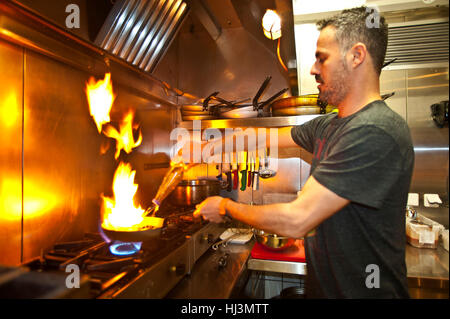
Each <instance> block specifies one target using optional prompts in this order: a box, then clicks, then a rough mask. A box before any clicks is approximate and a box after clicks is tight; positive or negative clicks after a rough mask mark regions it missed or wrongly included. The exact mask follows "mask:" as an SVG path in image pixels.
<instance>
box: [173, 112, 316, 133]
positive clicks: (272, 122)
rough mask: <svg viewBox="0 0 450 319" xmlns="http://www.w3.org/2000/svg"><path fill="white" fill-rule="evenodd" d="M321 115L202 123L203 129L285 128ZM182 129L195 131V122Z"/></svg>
mask: <svg viewBox="0 0 450 319" xmlns="http://www.w3.org/2000/svg"><path fill="white" fill-rule="evenodd" d="M318 116H321V114H313V115H297V116H278V117H255V118H245V119H217V120H203V121H201V123H200V127H201V129H207V128H217V129H222V128H237V127H284V126H294V125H300V124H303V123H306V122H308V121H310V120H312V119H314V118H316V117H318ZM178 127H180V128H185V129H188V130H192V129H193V121H182V122H180V124H179V125H178Z"/></svg>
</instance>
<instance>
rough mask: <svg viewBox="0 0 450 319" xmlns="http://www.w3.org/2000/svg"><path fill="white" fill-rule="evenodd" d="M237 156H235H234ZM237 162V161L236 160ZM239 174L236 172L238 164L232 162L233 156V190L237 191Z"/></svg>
mask: <svg viewBox="0 0 450 319" xmlns="http://www.w3.org/2000/svg"><path fill="white" fill-rule="evenodd" d="M236 156H237V154H236ZM236 161H237V159H236ZM238 175H239V172H238V164H237V163H236V162H235V161H234V156H233V189H237V188H238V183H239V176H238Z"/></svg>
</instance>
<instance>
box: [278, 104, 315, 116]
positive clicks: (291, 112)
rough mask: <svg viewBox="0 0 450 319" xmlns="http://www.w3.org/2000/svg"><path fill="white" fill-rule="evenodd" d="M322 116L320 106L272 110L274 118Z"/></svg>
mask: <svg viewBox="0 0 450 319" xmlns="http://www.w3.org/2000/svg"><path fill="white" fill-rule="evenodd" d="M311 114H320V107H318V106H301V107H300V106H297V107H287V108H281V109H272V115H273V116H295V115H311Z"/></svg>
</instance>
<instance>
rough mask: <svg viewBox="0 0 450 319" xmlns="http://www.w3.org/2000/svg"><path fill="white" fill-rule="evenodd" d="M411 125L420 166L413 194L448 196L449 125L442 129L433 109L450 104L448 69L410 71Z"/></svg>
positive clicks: (409, 106)
mask: <svg viewBox="0 0 450 319" xmlns="http://www.w3.org/2000/svg"><path fill="white" fill-rule="evenodd" d="M407 83H408V84H407V85H408V91H407V92H408V125H409V126H410V128H411V135H412V139H413V143H414V149H415V155H416V163H415V167H414V174H413V181H412V191H414V192H419V193H438V194H441V196H442V195H443V196H446V197H447V199H448V194H447V187H448V174H449V165H448V148H449V135H448V134H449V131H448V125H447V126H446V127H444V128H438V127H437V126H436V125H435V123H434V122H433V120H432V118H431V109H430V106H431V105H432V104H434V103H438V102H440V101H444V100H448V99H449V94H448V68H440V69H418V70H408V71H407Z"/></svg>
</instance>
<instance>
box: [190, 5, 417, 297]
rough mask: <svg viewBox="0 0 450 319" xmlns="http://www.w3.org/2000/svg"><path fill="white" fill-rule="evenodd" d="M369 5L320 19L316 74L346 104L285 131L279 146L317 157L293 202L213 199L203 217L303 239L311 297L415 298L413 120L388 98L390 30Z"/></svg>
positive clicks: (333, 101)
mask: <svg viewBox="0 0 450 319" xmlns="http://www.w3.org/2000/svg"><path fill="white" fill-rule="evenodd" d="M370 14H371V12H370V10H366V8H365V7H361V8H355V9H351V10H344V11H343V12H342V13H340V14H339V15H337V16H335V17H333V18H330V19H327V20H324V21H320V22H319V23H318V27H319V30H320V35H319V38H318V41H317V50H316V61H315V63H314V65H313V66H312V68H311V75H313V76H315V78H316V81H317V82H318V83H319V85H318V89H319V92H320V93H319V98H320V99H321V100H324V101H326V102H328V104H330V105H335V106H337V107H338V109H339V112H338V114H335V113H330V114H327V115H325V116H321V117H318V118H316V119H314V120H312V121H310V122H307V123H305V124H304V125H301V126H297V127H293V128H292V129H290V128H285V129H281V130H280V132H279V145H280V146H293V145H298V146H301V147H302V148H304V149H306V150H307V151H309V152H311V153H312V154H313V160H312V165H311V176H310V177H309V178H308V180H307V181H306V183H305V186H304V187H303V189H302V190H301V192H300V194H299V196H298V198H297V199H296V200H295V201H293V202H291V203H282V204H272V205H262V206H250V205H244V204H240V203H236V202H233V201H232V200H230V199H224V198H221V197H211V198H208V199H207V200H205V201H204V202H203V203H201V204H200V205H199V206H198V208H197V211H196V213H195V214H196V215H202V216H203V218H205V219H207V220H210V221H213V222H220V221H222V218H223V216H224V215H226V214H227V215H229V216H231V217H232V218H234V219H237V220H239V221H242V222H244V223H246V224H249V225H252V226H253V227H255V228H259V229H264V230H266V231H269V232H273V233H277V234H279V235H284V236H290V237H295V238H301V237H304V236H306V237H305V249H306V261H307V284H306V295H307V297H311V298H322V297H325V298H407V297H408V296H409V295H408V290H407V282H406V265H405V242H406V240H405V207H406V201H407V195H408V190H409V186H410V182H411V175H412V169H413V164H414V152H413V147H412V143H411V138H410V133H409V129H408V127H407V124H406V122H405V121H404V120H403V119H402V118H401V117H400V116H399V115H398V114H396V113H395V112H393V111H392V110H391V109H390V108H389V107H388V106H387V105H386V104H385V103H384V102H383V101H382V100H381V97H380V89H379V76H380V73H381V68H382V65H383V62H384V57H385V52H386V47H387V26H386V24H385V21H384V19H383V18H382V17H380V21H379V25H378V27H368V25H367V21H368V19H370V17H369V16H370Z"/></svg>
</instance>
